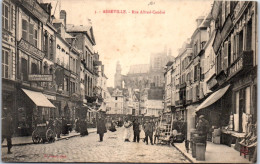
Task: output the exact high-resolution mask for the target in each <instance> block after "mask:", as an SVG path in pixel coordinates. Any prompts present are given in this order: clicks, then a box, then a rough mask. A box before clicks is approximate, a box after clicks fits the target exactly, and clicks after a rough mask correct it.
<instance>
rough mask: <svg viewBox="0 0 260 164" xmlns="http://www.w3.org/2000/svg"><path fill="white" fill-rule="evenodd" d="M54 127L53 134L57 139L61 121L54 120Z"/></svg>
mask: <svg viewBox="0 0 260 164" xmlns="http://www.w3.org/2000/svg"><path fill="white" fill-rule="evenodd" d="M54 127H55V133H56V134H57V138H60V134H61V129H62V126H61V119H59V118H56V119H55V121H54Z"/></svg>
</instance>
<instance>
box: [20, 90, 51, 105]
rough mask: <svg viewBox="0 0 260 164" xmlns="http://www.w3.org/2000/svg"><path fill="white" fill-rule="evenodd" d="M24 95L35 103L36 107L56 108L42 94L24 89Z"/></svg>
mask: <svg viewBox="0 0 260 164" xmlns="http://www.w3.org/2000/svg"><path fill="white" fill-rule="evenodd" d="M22 90H23V91H24V93H25V94H26V95H27V96H28V97H29V98H30V99H31V100H32V101H33V102H34V104H35V105H36V106H39V107H47V108H56V107H55V106H54V105H53V104H52V103H51V102H50V101H49V100H48V99H47V97H46V96H44V95H43V94H42V93H41V92H35V91H30V90H27V89H22Z"/></svg>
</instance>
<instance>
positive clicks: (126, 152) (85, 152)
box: [2, 128, 189, 163]
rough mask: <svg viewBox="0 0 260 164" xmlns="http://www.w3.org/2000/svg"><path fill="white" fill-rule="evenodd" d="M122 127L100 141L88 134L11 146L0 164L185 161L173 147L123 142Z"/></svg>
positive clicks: (94, 135) (3, 149)
mask: <svg viewBox="0 0 260 164" xmlns="http://www.w3.org/2000/svg"><path fill="white" fill-rule="evenodd" d="M123 130H124V129H123V128H118V129H117V131H116V132H114V133H112V132H107V133H106V134H105V137H104V142H98V139H99V136H98V134H96V133H91V134H89V136H86V137H74V138H70V139H69V140H62V141H58V142H55V143H51V144H33V145H26V146H14V147H13V148H12V152H13V154H10V155H9V154H7V148H2V161H3V162H23V161H27V162H168V163H188V162H189V161H188V160H187V159H186V158H185V157H184V156H183V155H182V154H181V153H180V152H179V151H178V150H176V148H174V147H173V146H167V145H150V144H149V145H146V144H145V143H143V141H140V143H134V142H124V141H123V132H124V131H123Z"/></svg>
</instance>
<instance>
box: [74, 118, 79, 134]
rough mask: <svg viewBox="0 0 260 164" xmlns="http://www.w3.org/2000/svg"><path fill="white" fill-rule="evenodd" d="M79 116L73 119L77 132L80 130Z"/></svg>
mask: <svg viewBox="0 0 260 164" xmlns="http://www.w3.org/2000/svg"><path fill="white" fill-rule="evenodd" d="M79 122H80V121H79V118H78V117H77V118H76V119H75V131H76V132H77V133H78V132H79V131H80V130H79Z"/></svg>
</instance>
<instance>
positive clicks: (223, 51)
mask: <svg viewBox="0 0 260 164" xmlns="http://www.w3.org/2000/svg"><path fill="white" fill-rule="evenodd" d="M224 57H225V48H224V47H222V49H221V59H220V60H221V70H224Z"/></svg>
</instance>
